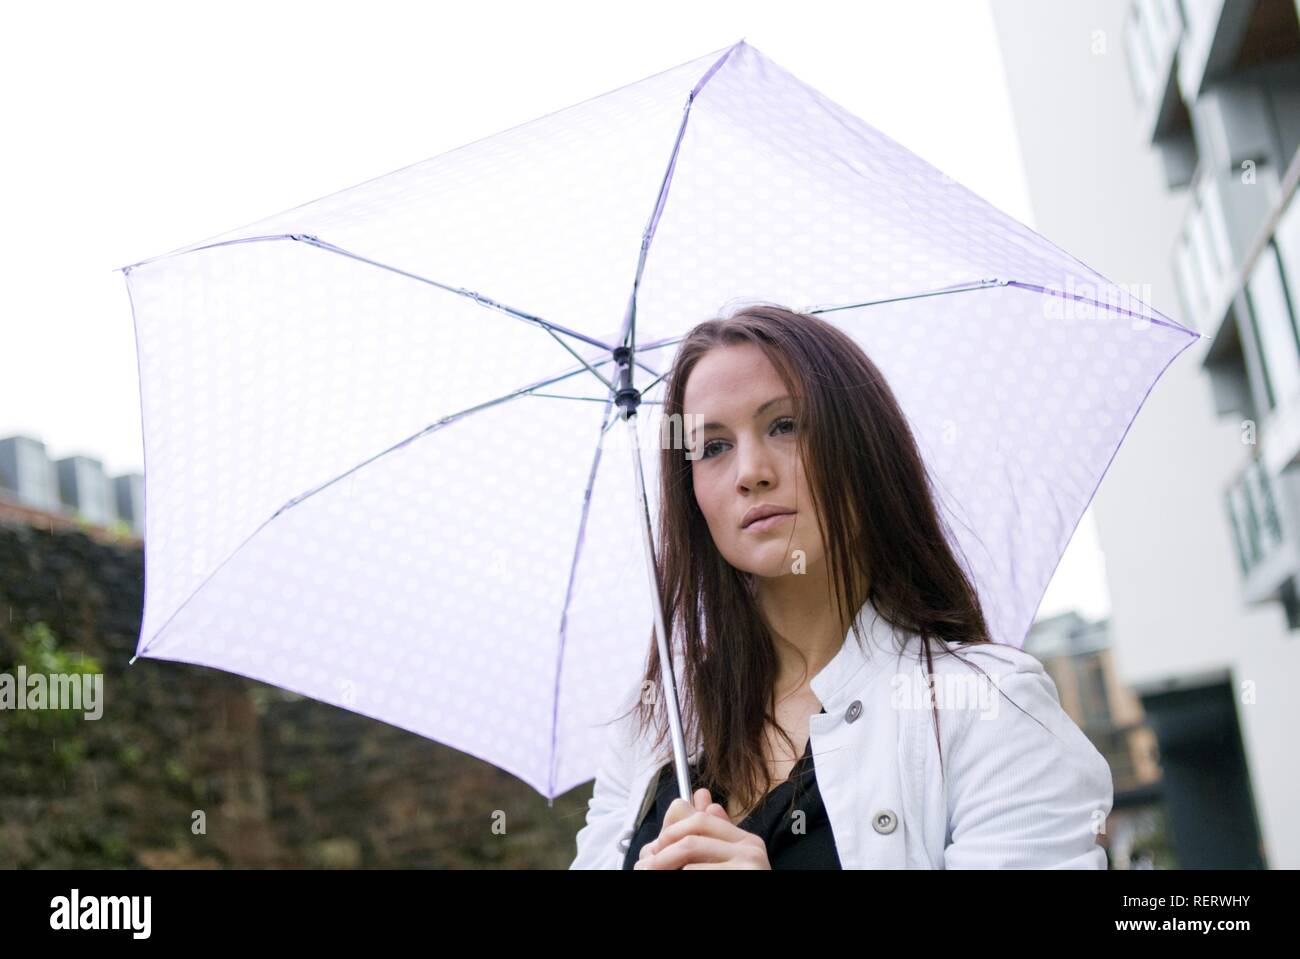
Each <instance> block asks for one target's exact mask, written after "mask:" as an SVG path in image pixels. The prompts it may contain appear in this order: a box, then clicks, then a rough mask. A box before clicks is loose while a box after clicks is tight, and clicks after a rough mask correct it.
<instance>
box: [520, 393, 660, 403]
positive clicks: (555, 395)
mask: <svg viewBox="0 0 1300 959" xmlns="http://www.w3.org/2000/svg"><path fill="white" fill-rule="evenodd" d="M528 395H529V396H544V397H546V398H547V399H552V400H582V401H583V402H584V403H608V402H609V400H608V399H607V398H605V397H602V396H566V395H564V394H561V393H529V394H528ZM641 402H642V403H643V404H649V405H651V406H660V405H662V403H663V400H642V401H641Z"/></svg>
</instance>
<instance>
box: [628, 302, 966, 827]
mask: <svg viewBox="0 0 1300 959" xmlns="http://www.w3.org/2000/svg"><path fill="white" fill-rule="evenodd" d="M742 344H754V345H756V346H758V347H759V348H761V349H762V350H763V352H764V353H765V354H766V355H767V357H768V359H769V360H770V361H771V363H772V365H773V366H774V367H775V368H776V370H777V371H778V373H779V374H780V376H781V379H782V380H783V382H784V383H785V385H786V387H787V388H788V390H789V393H790V396H791V397H792V398H793V401H794V414H795V420H796V424H797V430H796V432H797V438H798V447H799V452H800V455H801V456H802V457H803V463H804V471H805V475H806V477H807V480H808V488H809V494H810V496H811V498H812V500H813V503H812V507H813V513H814V515H815V516H819V517H821V518H822V519H823V522H824V525H823V529H822V538H823V542H824V543H825V548H826V557H827V571H828V574H829V575H828V578H829V583H828V597H827V600H828V602H830V603H831V604H832V606H833V608H834V609H835V610H836V611H838V612H840V614H841V620H849V621H851V622H852V624H853V625H852V631H853V633H854V635H855V636H856V637H857V641H858V642H859V644H861V643H862V642H863V637H862V635H861V630H860V629H859V624H858V622H857V621H856V613H857V611H859V610H860V609H861V608H862V607H863V605H864V604H865V603H866V602H867V600H868V599H870V600H871V601H872V603H873V604H874V606H875V608H876V611H877V612H878V613H879V615H880V617H881V619H882V620H884V621H886V622H888V623H889V624H891V625H892V626H894V627H895V628H896V629H898V630H900V631H902V634H903V635H905V636H907V635H909V634H915V635H916V636H919V637H934V638H937V639H939V640H941V641H943V643H944V644H945V647H946V644H947V643H957V644H972V643H987V642H990V639H989V636H988V626H987V624H986V622H985V619H984V614H983V611H982V610H981V608H980V602H979V597H978V595H977V593H976V590H975V588H974V586H973V585H972V583H971V581H970V580H969V578H968V577H967V575H966V573H965V572H964V571H963V569H962V567H961V566H960V565H959V564H958V562H957V560H956V558H955V556H954V555H953V552H952V549H951V548H950V546H949V542H948V538H947V536H945V534H944V530H943V528H942V524H941V520H940V516H939V513H938V510H937V509H936V507H935V502H934V499H933V497H932V495H931V491H930V485H929V478H928V476H927V472H926V468H925V464H924V462H923V460H922V458H921V455H920V453H919V451H918V449H917V444H916V441H915V438H914V436H913V434H912V431H911V428H910V426H909V425H908V422H907V419H906V417H905V416H904V414H903V411H902V409H901V408H900V406H899V404H898V401H897V400H896V399H895V397H894V394H893V392H892V391H891V390H890V388H889V385H888V383H886V381H885V378H884V377H883V376H882V375H881V372H880V370H879V369H878V368H877V367H876V365H875V363H873V362H872V361H871V358H870V357H868V356H867V354H866V353H865V352H864V351H863V350H862V348H861V347H859V346H858V344H857V343H855V342H854V341H853V339H852V338H851V337H849V336H848V335H847V334H846V333H844V332H843V331H841V330H840V329H839V328H838V327H836V326H834V325H833V324H831V323H828V322H827V321H825V320H823V319H821V318H819V317H817V316H812V315H808V314H804V313H797V312H794V311H792V310H789V309H786V308H784V307H781V306H776V305H768V304H760V305H754V306H748V307H746V308H743V309H741V310H740V311H738V312H735V313H733V314H731V315H730V316H727V317H717V318H714V319H709V320H707V321H705V322H703V323H700V324H699V325H698V326H696V327H695V328H694V329H692V330H691V331H690V333H689V334H687V336H686V337H685V338H684V339H683V340H682V342H681V344H680V346H679V347H678V350H677V353H676V356H675V358H674V361H673V365H672V368H671V370H670V371H669V372H668V374H667V375H666V377H665V388H666V389H665V400H664V407H663V415H664V420H663V422H664V423H670V422H672V421H673V419H674V418H675V419H676V420H677V422H681V421H682V420H683V419H684V410H683V406H682V404H683V396H684V393H685V389H686V381H687V378H688V377H689V376H690V374H691V371H692V370H693V369H694V367H695V365H696V363H698V362H699V360H700V358H701V357H703V356H704V355H705V354H706V353H707V352H709V351H710V350H712V349H714V348H716V347H722V346H733V345H742ZM683 446H684V444H682V443H669V442H661V443H660V447H661V452H660V481H661V488H660V498H659V528H660V530H661V531H662V532H661V535H660V537H659V543H658V547H657V555H656V563H657V565H658V576H659V585H660V593H661V596H662V601H663V608H664V622H665V624H666V625H667V630H668V634H669V636H670V637H672V639H673V641H674V642H673V643H670V647H671V648H672V649H673V650H674V652H673V655H674V657H677V656H681V657H682V663H681V669H682V673H683V675H681V676H678V677H677V687H676V688H677V690H678V693H679V702H680V703H681V713H682V722H683V727H684V729H683V732H684V734H685V738H686V741H687V743H688V748H689V744H690V743H692V742H695V743H698V744H700V745H701V746H702V747H703V763H702V765H701V778H702V780H703V781H702V782H701V783H697V784H696V785H708V786H710V787H711V791H714V792H715V793H716V792H718V791H720V792H722V793H724V794H725V795H726V796H728V797H734V798H735V799H736V800H738V801H739V804H740V807H741V808H742V809H747V810H748V809H750V808H751V807H752V806H754V805H755V804H756V803H757V802H758V800H759V799H761V798H763V797H765V796H766V794H767V793H768V789H769V784H770V780H771V777H770V775H769V772H768V769H767V764H766V762H765V759H764V750H763V744H764V738H765V733H766V729H767V727H768V726H769V725H771V727H772V728H773V729H774V730H776V731H777V732H779V733H780V735H782V736H783V737H784V738H785V740H786V742H787V743H788V744H789V748H790V750H791V752H792V753H796V754H797V751H796V750H795V747H794V743H793V742H792V741H791V740H790V737H789V736H788V735H787V734H786V733H785V731H784V730H783V729H781V727H780V725H779V724H778V723H777V721H776V718H775V706H776V700H775V681H776V678H777V666H778V660H777V655H776V649H775V647H774V645H773V637H772V634H771V632H770V630H769V628H768V626H767V624H766V623H765V622H764V620H763V618H762V616H761V615H760V611H759V609H758V606H757V603H756V600H755V593H754V584H753V577H752V576H751V575H750V574H748V573H744V572H742V571H740V570H738V569H736V568H735V567H733V566H732V565H731V564H730V563H729V562H728V561H727V560H726V559H725V558H724V557H723V556H722V554H721V553H720V552H719V550H718V549H717V548H716V546H715V545H714V543H713V540H712V537H711V536H710V533H709V530H708V526H707V525H706V523H705V518H704V514H703V513H702V512H701V510H700V506H699V504H698V502H697V501H696V499H695V493H694V487H693V484H692V476H691V460H690V458H689V456H688V453H689V450H688V449H685V448H683ZM846 611H847V613H848V615H844V614H845V612H846ZM846 641H847V640H846ZM920 645H921V646H922V649H923V650H924V653H925V657H926V663H927V667H928V668H927V675H928V676H929V675H931V674H932V673H933V659H932V658H931V655H930V643H929V642H924V641H923V642H921V644H920ZM945 651H947V650H946V648H945ZM900 655H901V651H900ZM975 668H978V667H975ZM661 688H662V676H661V663H660V661H659V654H658V649H657V646H656V644H655V642H654V636H653V633H652V634H651V642H650V654H649V665H648V667H647V669H646V673H645V677H644V681H643V684H642V689H650V690H659V689H661ZM647 699H653V701H650V702H648V701H647ZM659 701H662V698H661V697H658V696H654V697H647V696H644V695H643V696H642V697H641V699H640V701H639V702H638V703H637V704H636V705H634V706H633V709H636V710H638V711H639V714H640V715H639V725H640V731H641V733H642V734H644V733H645V731H646V730H647V729H648V728H649V727H651V725H652V724H653V725H658V731H659V735H658V737H657V738H656V741H655V746H656V747H659V746H660V745H661V744H662V743H663V742H664V740H665V738H666V737H667V735H668V727H667V723H666V720H665V721H663V722H659V723H657V724H656V723H655V719H656V717H655V712H656V709H655V704H656V703H657V702H659ZM937 709H938V707H937V704H936V705H935V720H936V721H935V735H936V742H937V741H938V711H937ZM624 715H626V713H625V714H624ZM939 750H940V762H941V764H942V744H940V745H939ZM669 755H671V754H669ZM941 768H942V766H941Z"/></svg>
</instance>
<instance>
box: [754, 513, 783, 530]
mask: <svg viewBox="0 0 1300 959" xmlns="http://www.w3.org/2000/svg"><path fill="white" fill-rule="evenodd" d="M793 518H794V513H778V514H777V515H776V516H769V517H767V518H766V519H757V520H754V522H752V523H750V524H749V525H748V526H746V527H745V532H746V533H762V532H764V531H765V530H769V529H775V528H776V527H777V526H780V525H781V523H783V522H784V521H785V520H788V519H793Z"/></svg>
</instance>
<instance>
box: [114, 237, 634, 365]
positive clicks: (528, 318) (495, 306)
mask: <svg viewBox="0 0 1300 959" xmlns="http://www.w3.org/2000/svg"><path fill="white" fill-rule="evenodd" d="M269 240H297V241H299V242H301V243H306V244H308V245H309V246H314V247H316V248H317V249H321V250H325V251H326V252H329V253H337V254H338V255H339V256H347V257H351V258H352V259H354V260H357V261H359V262H361V263H367V264H369V265H370V266H377V267H379V268H380V269H381V270H389V271H390V272H393V273H396V274H398V275H400V276H405V277H407V278H409V279H412V280H418V281H419V282H421V283H427V284H429V285H430V286H436V287H437V288H438V289H440V290H446V291H447V292H448V293H455V294H456V295H457V296H463V297H467V298H468V299H471V300H473V301H474V302H475V303H477V304H478V305H479V306H485V307H487V308H488V309H491V310H498V311H500V312H502V313H505V314H506V315H507V316H513V317H515V319H519V320H523V321H524V322H525V323H532V324H534V325H536V326H540V327H542V328H543V329H546V330H548V331H551V335H552V336H554V331H555V330H559V331H560V332H561V333H564V334H566V335H568V336H571V337H573V338H574V339H576V340H581V341H582V342H584V343H587V344H589V345H591V346H597V347H600V348H601V349H602V350H607V351H609V352H613V350H614V348H613V347H612V346H611V345H610V344H608V343H605V342H603V341H601V340H598V339H596V338H595V337H594V336H588V335H587V334H585V333H579V332H578V331H577V330H571V329H569V328H568V327H566V326H561V325H560V324H558V323H552V322H551V321H550V320H544V319H542V318H541V317H540V316H533V315H532V314H531V313H525V312H523V311H522V310H516V309H514V308H513V307H510V306H506V305H505V304H504V303H498V302H497V301H496V300H493V299H492V298H491V297H487V296H483V295H482V294H480V293H478V292H476V291H474V290H466V289H464V288H463V287H459V286H448V285H447V284H446V283H439V282H438V281H437V280H431V279H429V278H428V277H427V276H420V275H419V274H418V273H412V272H410V271H409V270H403V269H401V268H400V267H396V266H390V265H389V264H387V263H380V262H379V261H378V260H372V259H370V258H369V257H364V256H362V255H361V254H359V253H353V252H351V251H350V250H345V249H343V248H342V247H340V246H335V245H334V244H333V243H330V242H328V241H327V240H322V239H321V238H320V237H317V236H312V235H311V234H309V233H273V234H268V235H266V236H246V237H240V238H239V239H235V240H220V241H218V242H216V243H207V244H204V245H203V246H196V247H194V248H192V249H189V250H185V251H184V252H186V253H197V252H199V251H200V250H211V249H213V248H214V247H219V246H232V245H234V244H236V243H263V242H266V241H269ZM178 255H179V254H176V253H164V254H163V255H162V256H155V257H153V258H151V259H148V260H141V261H140V262H139V263H132V264H131V265H130V266H124V267H121V268H120V269H121V270H122V272H123V273H129V272H130V271H131V270H133V269H134V268H135V267H137V266H143V265H144V264H145V263H152V262H153V261H154V260H161V259H164V258H166V257H170V256H178ZM557 339H558V338H557ZM574 355H575V356H576V355H577V354H574Z"/></svg>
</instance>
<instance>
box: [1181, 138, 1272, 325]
mask: <svg viewBox="0 0 1300 959" xmlns="http://www.w3.org/2000/svg"><path fill="white" fill-rule="evenodd" d="M1279 193H1280V185H1279V179H1278V174H1277V170H1276V168H1274V167H1273V166H1272V165H1269V164H1267V163H1260V164H1256V165H1254V166H1252V167H1251V168H1250V169H1249V171H1248V172H1242V171H1238V170H1235V169H1222V168H1213V167H1209V166H1208V165H1206V164H1202V165H1201V166H1200V167H1199V168H1198V170H1197V174H1196V177H1195V181H1194V183H1193V185H1192V189H1191V200H1192V202H1191V203H1190V204H1189V206H1188V208H1187V214H1186V216H1185V217H1184V220H1183V226H1182V229H1181V230H1179V233H1178V237H1177V239H1176V241H1175V243H1174V254H1173V256H1174V275H1175V277H1176V279H1177V284H1178V292H1179V296H1180V297H1181V300H1182V305H1183V310H1184V314H1185V315H1186V316H1187V317H1188V318H1190V320H1191V322H1192V325H1193V326H1195V327H1196V328H1197V329H1201V330H1211V331H1214V332H1213V333H1212V335H1213V336H1215V337H1216V338H1217V336H1218V335H1219V333H1220V332H1221V330H1222V328H1223V327H1224V326H1225V324H1226V322H1227V321H1228V319H1229V317H1230V315H1231V308H1232V302H1233V299H1234V298H1235V297H1236V295H1237V291H1238V290H1239V289H1240V287H1241V285H1242V277H1241V271H1242V266H1243V264H1244V263H1245V262H1246V260H1247V257H1248V256H1249V255H1250V253H1251V251H1252V250H1253V249H1254V245H1255V244H1256V242H1257V241H1258V238H1259V235H1260V230H1261V228H1262V227H1263V226H1264V225H1265V224H1266V223H1267V222H1268V220H1269V216H1270V214H1271V213H1272V212H1273V211H1274V209H1275V207H1276V205H1277V200H1278V196H1279Z"/></svg>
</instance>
